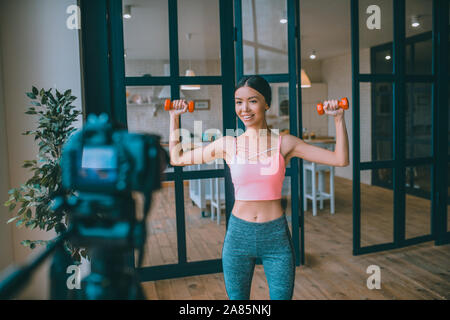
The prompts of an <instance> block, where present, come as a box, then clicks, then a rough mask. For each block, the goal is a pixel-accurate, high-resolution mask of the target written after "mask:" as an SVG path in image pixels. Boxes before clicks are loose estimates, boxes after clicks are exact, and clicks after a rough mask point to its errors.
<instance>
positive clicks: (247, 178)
mask: <svg viewBox="0 0 450 320" xmlns="http://www.w3.org/2000/svg"><path fill="white" fill-rule="evenodd" d="M234 141H235V146H236V148H235V152H234V157H233V161H232V162H231V163H230V164H229V166H230V172H231V180H232V181H233V185H234V198H235V200H276V199H281V189H282V187H283V180H284V175H285V173H286V166H285V162H284V157H283V155H282V154H281V151H280V146H281V135H279V137H278V148H277V149H278V152H276V153H273V154H272V156H270V157H267V158H266V159H264V160H263V161H261V162H258V163H251V162H248V160H246V159H242V158H240V157H238V156H237V138H236V139H235V140H234ZM272 149H275V148H271V149H268V150H265V151H262V152H259V153H258V154H256V155H259V154H260V153H264V152H267V151H270V150H272ZM256 155H255V156H256ZM252 157H254V156H252ZM252 157H250V158H252Z"/></svg>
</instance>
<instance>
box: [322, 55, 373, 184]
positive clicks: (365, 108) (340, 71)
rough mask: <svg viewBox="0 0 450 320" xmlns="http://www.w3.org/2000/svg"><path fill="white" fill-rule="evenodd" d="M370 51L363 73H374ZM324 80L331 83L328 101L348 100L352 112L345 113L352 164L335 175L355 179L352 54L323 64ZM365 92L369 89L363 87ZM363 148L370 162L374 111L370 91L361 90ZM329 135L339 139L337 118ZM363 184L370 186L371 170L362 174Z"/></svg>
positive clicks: (363, 57)
mask: <svg viewBox="0 0 450 320" xmlns="http://www.w3.org/2000/svg"><path fill="white" fill-rule="evenodd" d="M369 54H370V51H369V49H364V50H361V53H360V69H361V72H370V71H369V70H370V59H369V58H370V56H369ZM322 77H323V80H324V82H326V83H327V84H328V99H339V98H343V97H347V98H348V101H349V104H350V109H349V110H348V111H346V112H345V124H346V126H347V133H348V139H349V152H350V165H349V166H347V167H337V168H336V170H335V172H336V175H337V176H339V177H343V178H346V179H352V176H353V173H352V170H353V123H352V110H351V108H352V106H353V101H352V65H351V54H350V53H348V54H344V55H339V56H335V57H332V58H329V59H324V60H323V61H322ZM362 89H367V88H366V87H362ZM360 102H361V103H360V114H361V116H360V119H359V121H360V133H361V135H360V137H361V138H360V142H361V143H360V145H361V159H369V157H370V152H371V136H370V133H371V112H370V107H371V105H370V90H361V93H360ZM328 134H329V135H330V136H336V128H335V125H334V119H333V117H329V118H328ZM361 182H363V183H367V184H370V174H369V171H363V172H361Z"/></svg>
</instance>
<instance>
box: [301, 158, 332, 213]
mask: <svg viewBox="0 0 450 320" xmlns="http://www.w3.org/2000/svg"><path fill="white" fill-rule="evenodd" d="M328 171H329V172H330V192H329V193H326V192H325V188H324V175H325V173H326V172H328ZM309 173H310V174H311V185H309V184H308V182H309V181H308V176H307V175H308V174H309ZM316 173H318V174H319V179H318V181H316ZM317 182H318V183H317ZM308 199H310V200H311V201H312V207H313V216H316V215H317V201H318V200H319V201H320V210H322V209H323V200H330V213H331V214H334V167H333V166H327V165H323V164H317V163H314V162H309V161H303V205H304V208H305V211H306V210H308Z"/></svg>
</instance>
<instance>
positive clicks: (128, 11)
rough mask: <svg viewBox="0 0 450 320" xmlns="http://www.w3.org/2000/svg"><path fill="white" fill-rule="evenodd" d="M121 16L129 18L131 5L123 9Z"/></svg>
mask: <svg viewBox="0 0 450 320" xmlns="http://www.w3.org/2000/svg"><path fill="white" fill-rule="evenodd" d="M123 17H124V19H131V6H130V5H127V6H125V8H124V9H123Z"/></svg>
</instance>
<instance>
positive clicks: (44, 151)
mask: <svg viewBox="0 0 450 320" xmlns="http://www.w3.org/2000/svg"><path fill="white" fill-rule="evenodd" d="M52 90H53V89H49V90H44V89H41V90H38V89H37V88H36V87H34V86H33V87H32V90H31V92H27V93H26V95H27V96H28V97H29V98H30V99H31V106H29V108H28V110H27V111H26V112H25V114H28V115H32V116H36V115H38V117H39V119H38V127H37V129H36V130H32V131H26V132H24V133H23V134H24V135H31V136H34V140H35V141H36V142H38V146H39V154H38V156H37V159H35V160H26V161H25V163H24V164H23V167H24V168H27V169H29V170H30V171H31V173H32V177H31V178H30V179H28V180H27V181H26V182H25V183H24V184H22V185H21V186H20V187H17V188H13V189H11V190H9V199H8V201H6V202H5V206H7V207H9V211H10V212H11V211H13V210H14V209H18V210H16V212H15V216H14V217H12V218H11V219H9V220H8V222H7V223H12V222H15V223H16V226H17V227H18V228H21V227H23V226H25V227H26V228H29V229H35V228H39V229H41V230H46V231H50V230H53V229H54V230H55V231H56V233H57V234H61V233H62V232H64V231H65V230H66V228H67V223H68V221H67V213H68V212H66V211H64V210H63V211H61V212H55V211H53V210H52V208H51V207H52V196H53V195H54V194H64V191H63V189H62V185H61V167H60V159H61V152H62V147H63V145H64V143H65V142H66V141H67V139H68V138H69V136H70V135H71V134H72V133H73V132H74V131H75V130H76V128H74V127H73V126H72V125H73V123H74V122H75V121H77V119H78V117H79V116H80V114H81V111H79V110H76V109H75V106H73V105H72V103H73V102H74V101H75V99H76V97H75V96H72V92H71V90H67V91H65V92H64V93H61V92H59V91H58V90H56V89H55V94H53V92H52ZM67 193H70V194H72V191H70V190H69V191H65V194H67ZM48 242H49V241H43V240H23V241H22V242H21V244H22V245H24V246H26V247H30V248H31V249H34V248H35V247H36V246H37V245H45V244H47V243H48ZM64 247H65V249H66V251H67V252H68V253H70V255H71V258H72V260H73V261H74V263H80V262H81V257H84V258H87V251H86V249H84V248H76V247H74V246H72V245H71V244H70V241H66V242H65V244H64Z"/></svg>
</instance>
